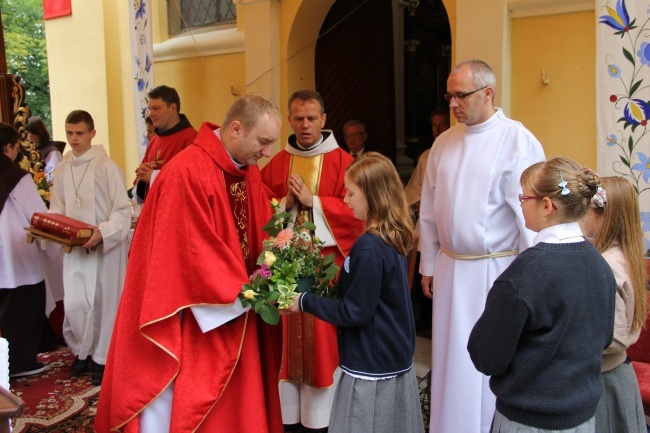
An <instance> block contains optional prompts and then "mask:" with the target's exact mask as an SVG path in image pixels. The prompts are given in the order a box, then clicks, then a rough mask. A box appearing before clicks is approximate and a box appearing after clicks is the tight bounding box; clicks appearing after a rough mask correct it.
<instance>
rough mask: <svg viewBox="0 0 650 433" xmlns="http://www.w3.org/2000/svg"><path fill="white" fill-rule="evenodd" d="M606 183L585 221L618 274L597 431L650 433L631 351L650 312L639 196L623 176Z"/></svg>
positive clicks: (586, 228)
mask: <svg viewBox="0 0 650 433" xmlns="http://www.w3.org/2000/svg"><path fill="white" fill-rule="evenodd" d="M602 187H603V189H602V190H601V191H600V192H599V193H598V194H597V195H596V196H594V199H593V200H592V202H591V209H590V210H589V213H588V214H587V216H586V217H585V219H584V222H583V229H584V232H585V235H586V236H588V237H592V238H594V244H595V246H596V248H597V249H598V251H600V252H601V253H602V254H603V257H605V260H607V263H609V265H610V266H611V268H612V271H613V272H614V277H615V278H616V314H615V318H614V340H613V341H612V344H611V345H610V346H609V347H608V348H607V349H605V351H604V352H603V363H602V367H601V375H600V381H601V383H602V385H603V388H604V391H603V395H602V397H601V398H600V402H599V403H598V409H597V411H596V432H597V433H646V427H645V420H644V415H643V404H642V403H641V395H640V393H639V384H638V382H637V379H636V375H635V374H634V370H633V369H632V366H631V365H630V363H629V359H628V358H627V354H626V352H625V350H626V349H627V348H628V347H629V346H631V345H632V344H634V343H635V342H636V341H637V339H638V338H639V333H640V331H641V328H642V327H643V324H644V322H645V318H646V314H647V292H646V271H645V263H644V259H643V232H642V231H641V218H640V214H639V200H638V196H637V193H636V191H635V190H634V187H633V186H632V184H631V183H630V182H628V181H627V180H625V179H623V178H620V177H606V178H603V179H602Z"/></svg>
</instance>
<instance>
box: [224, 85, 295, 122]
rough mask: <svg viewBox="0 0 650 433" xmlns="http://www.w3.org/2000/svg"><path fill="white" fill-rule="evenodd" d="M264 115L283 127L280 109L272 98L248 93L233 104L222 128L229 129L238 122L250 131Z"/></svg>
mask: <svg viewBox="0 0 650 433" xmlns="http://www.w3.org/2000/svg"><path fill="white" fill-rule="evenodd" d="M264 114H268V115H270V116H271V117H273V118H274V119H275V120H276V121H277V122H278V125H282V116H281V115H280V109H279V108H278V106H277V104H276V103H275V102H273V100H272V99H271V98H269V97H268V96H266V95H263V94H261V93H247V94H246V95H243V96H240V97H239V98H237V99H236V100H235V102H233V103H232V105H231V106H230V108H229V109H228V112H227V113H226V118H225V119H224V121H223V125H222V127H223V128H228V127H229V126H230V124H231V123H232V122H234V121H235V120H237V121H239V123H241V124H242V126H243V127H244V131H250V130H251V129H252V128H254V127H255V125H257V122H258V121H259V120H260V118H261V117H262V116H263V115H264Z"/></svg>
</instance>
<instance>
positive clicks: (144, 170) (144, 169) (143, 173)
mask: <svg viewBox="0 0 650 433" xmlns="http://www.w3.org/2000/svg"><path fill="white" fill-rule="evenodd" d="M153 170H154V168H153V166H152V165H151V164H150V163H148V162H143V163H142V164H140V166H139V167H138V168H136V169H135V175H136V176H137V177H138V179H139V180H142V181H144V182H147V183H149V181H150V180H151V174H152V173H153Z"/></svg>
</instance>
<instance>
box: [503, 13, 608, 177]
mask: <svg viewBox="0 0 650 433" xmlns="http://www.w3.org/2000/svg"><path fill="white" fill-rule="evenodd" d="M595 26H596V19H595V16H594V12H593V11H591V12H576V13H569V14H563V15H549V16H542V17H531V18H520V19H515V20H513V22H512V104H511V107H512V109H511V113H510V114H511V117H512V118H513V119H516V120H519V121H520V122H522V123H523V124H524V125H526V127H527V128H528V129H529V130H530V131H531V132H532V133H533V134H535V136H536V137H537V138H538V139H539V141H540V142H541V143H542V145H543V146H544V151H545V152H546V157H547V158H548V159H550V158H553V157H556V156H567V157H569V158H573V159H575V160H576V161H578V162H580V163H581V164H583V165H585V166H587V167H596V144H597V140H596V96H595V92H596V77H595V70H596V69H595V61H596V60H595V53H596V40H595V34H596V29H595ZM542 69H545V70H546V73H547V77H548V79H549V80H550V83H549V84H548V85H547V86H545V85H544V84H542V81H541V70H542Z"/></svg>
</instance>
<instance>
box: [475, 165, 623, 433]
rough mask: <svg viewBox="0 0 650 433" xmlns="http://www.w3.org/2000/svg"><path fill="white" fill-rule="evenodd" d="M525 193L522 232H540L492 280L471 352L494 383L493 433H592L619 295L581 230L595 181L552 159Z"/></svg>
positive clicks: (527, 180)
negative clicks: (604, 354)
mask: <svg viewBox="0 0 650 433" xmlns="http://www.w3.org/2000/svg"><path fill="white" fill-rule="evenodd" d="M521 186H522V188H523V194H520V196H519V201H520V202H521V207H522V211H523V214H524V219H525V221H526V227H528V228H529V229H531V230H533V231H536V232H538V234H537V236H536V237H535V240H534V245H533V246H532V247H530V248H528V249H527V250H525V251H524V252H522V253H521V254H519V256H517V258H516V259H515V260H514V261H513V262H512V264H511V265H510V266H509V267H508V268H507V269H506V270H505V271H504V272H503V274H501V275H500V276H499V278H497V280H496V281H495V282H494V285H493V286H492V289H491V290H490V292H489V294H488V299H487V302H486V305H485V310H484V312H483V315H482V316H481V318H480V319H479V320H478V322H477V323H476V325H475V326H474V329H473V330H472V333H471V334H470V338H469V343H468V350H469V353H470V356H471V358H472V361H473V362H474V365H475V366H476V368H477V369H478V370H479V371H481V372H482V373H484V374H486V375H489V376H491V378H490V388H491V389H492V392H494V395H495V396H496V412H495V415H494V420H493V424H492V432H495V433H512V432H520V433H533V432H534V433H541V432H552V431H557V430H561V431H562V433H588V432H589V433H591V432H593V431H594V423H595V421H594V414H595V413H596V406H597V405H598V400H599V399H600V395H601V393H602V387H601V385H600V381H599V371H600V362H601V353H602V351H603V350H604V349H605V348H606V347H607V346H609V344H610V343H611V341H612V330H613V326H614V295H615V292H616V281H615V280H614V276H613V274H612V271H611V269H610V267H609V265H608V264H607V262H606V261H605V259H603V257H602V256H601V255H600V253H599V252H598V250H596V248H595V247H594V246H593V245H592V244H591V243H589V242H587V241H586V240H585V238H584V237H583V236H582V232H581V230H580V225H579V223H578V221H579V220H580V219H582V218H583V217H584V215H585V214H586V213H587V211H588V209H589V206H590V203H591V199H592V197H593V196H594V195H595V194H596V193H597V192H598V187H599V177H598V175H597V174H595V173H594V172H592V171H591V170H583V169H582V167H581V166H580V165H578V164H577V163H576V162H575V161H572V160H570V159H568V158H555V159H552V160H550V161H548V162H543V163H538V164H535V165H533V166H531V167H529V168H528V169H526V170H525V171H524V172H523V174H522V176H521Z"/></svg>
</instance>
